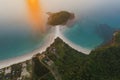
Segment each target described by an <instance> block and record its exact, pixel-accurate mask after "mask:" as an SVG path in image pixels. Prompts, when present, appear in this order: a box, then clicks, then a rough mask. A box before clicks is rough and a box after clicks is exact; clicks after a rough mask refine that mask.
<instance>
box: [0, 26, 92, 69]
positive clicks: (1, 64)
mask: <svg viewBox="0 0 120 80" xmlns="http://www.w3.org/2000/svg"><path fill="white" fill-rule="evenodd" d="M60 27H61V26H56V27H55V28H53V30H54V32H53V33H50V34H48V35H47V37H46V38H45V41H44V43H43V45H42V46H41V47H40V48H37V49H36V50H33V51H32V52H30V53H27V54H25V55H22V56H19V57H15V58H12V59H7V60H2V61H0V69H2V68H5V67H8V66H11V65H13V64H17V63H20V62H24V61H26V60H30V59H31V58H32V57H33V56H34V55H35V54H37V53H42V52H44V51H46V49H47V48H48V47H49V46H50V45H51V44H52V43H54V40H55V39H56V38H57V37H59V38H60V39H62V40H63V41H64V42H65V43H66V44H68V45H69V46H70V47H72V48H73V49H75V50H77V51H79V52H82V53H84V54H87V55H88V54H89V53H90V52H91V50H89V49H86V48H82V47H80V46H78V45H76V44H74V43H72V42H71V41H69V40H68V39H67V38H65V37H64V36H63V35H62V33H61V32H60Z"/></svg>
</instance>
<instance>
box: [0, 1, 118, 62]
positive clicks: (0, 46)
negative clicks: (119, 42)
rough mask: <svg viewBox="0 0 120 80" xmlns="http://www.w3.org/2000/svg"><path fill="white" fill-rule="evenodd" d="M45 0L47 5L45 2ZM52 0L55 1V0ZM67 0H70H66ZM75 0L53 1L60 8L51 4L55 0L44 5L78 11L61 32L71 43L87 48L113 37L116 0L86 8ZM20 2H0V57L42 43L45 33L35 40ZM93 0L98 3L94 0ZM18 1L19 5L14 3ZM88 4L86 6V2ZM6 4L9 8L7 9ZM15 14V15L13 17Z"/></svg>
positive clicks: (36, 46) (13, 55)
mask: <svg viewBox="0 0 120 80" xmlns="http://www.w3.org/2000/svg"><path fill="white" fill-rule="evenodd" d="M8 1H9V0H8ZM14 1H16V0H14ZM43 1H45V0H43ZM47 1H48V0H46V6H48V2H47ZM51 1H52V0H51ZM53 1H54V2H55V1H56V0H53ZM60 1H62V0H60ZM66 1H68V2H69V0H66ZM77 1H78V0H77ZM77 1H76V2H75V4H68V5H69V6H71V5H73V6H71V8H70V7H67V5H66V3H64V0H63V1H62V2H63V4H64V5H63V6H62V7H60V6H61V4H62V3H61V4H59V3H58V1H56V2H55V3H56V5H60V6H59V8H58V7H57V8H58V9H57V8H56V7H54V6H56V5H55V4H54V6H53V7H52V6H51V5H49V6H50V7H51V8H50V7H46V8H50V11H51V10H52V9H53V8H56V9H53V11H54V10H55V11H60V10H67V11H69V9H70V10H71V12H73V13H75V15H76V14H77V16H76V18H77V20H76V22H75V23H74V24H72V25H70V26H68V27H67V28H66V29H65V31H64V33H63V34H64V36H65V37H66V38H67V39H69V40H70V41H71V42H73V43H74V44H76V45H78V46H81V47H84V48H87V49H90V50H92V49H95V48H96V47H98V46H100V45H102V44H105V43H107V42H109V41H110V40H111V39H112V35H113V33H114V31H116V30H118V29H120V8H119V7H120V6H119V3H117V0H115V1H116V3H112V2H114V1H112V0H111V1H112V2H111V3H110V5H106V4H103V3H102V2H104V0H103V1H101V5H98V6H99V7H94V8H92V7H91V8H90V10H89V7H88V9H86V10H87V11H86V10H84V8H83V7H82V6H84V5H82V4H81V5H82V6H79V5H80V2H82V1H80V2H79V1H78V2H77ZM94 1H95V0H94ZM106 1H107V0H106ZM23 2H24V0H23V1H21V0H19V1H16V5H13V4H9V3H10V2H9V3H8V4H9V5H8V4H7V6H4V5H1V6H2V7H0V11H1V12H0V60H5V59H10V58H13V57H17V56H22V55H24V54H27V53H29V52H31V51H33V50H35V49H36V48H38V47H40V46H41V45H43V42H44V37H45V36H43V37H40V38H39V40H38V41H34V39H33V38H32V36H31V31H30V30H29V29H28V27H29V25H26V22H24V21H23V20H24V19H21V18H25V16H23V15H25V14H26V13H24V12H25V11H26V10H25V6H23ZM83 2H84V1H83ZM95 2H96V3H97V0H96V1H95ZM108 2H109V1H108ZM5 3H6V1H5ZM5 3H4V4H5ZM13 3H14V2H13ZM73 3H74V2H73ZM84 3H86V1H85V2H84ZM18 5H19V6H20V7H18V8H17V7H15V6H18ZM87 5H88V6H89V4H87V3H86V6H87ZM94 5H95V4H94ZM102 5H104V6H102ZM74 6H75V8H74ZM96 6H97V5H96ZM64 7H65V8H64ZM81 7H82V8H83V9H82V8H81ZM84 7H85V6H84ZM8 8H10V9H9V10H8V11H7V9H8ZM61 8H62V9H61ZM4 9H5V10H4ZM79 9H80V10H79ZM11 10H12V11H11ZM84 11H85V12H84ZM78 15H79V16H78ZM21 16H22V17H21ZM16 18H18V19H17V20H16ZM19 19H20V20H19ZM19 22H21V23H19Z"/></svg>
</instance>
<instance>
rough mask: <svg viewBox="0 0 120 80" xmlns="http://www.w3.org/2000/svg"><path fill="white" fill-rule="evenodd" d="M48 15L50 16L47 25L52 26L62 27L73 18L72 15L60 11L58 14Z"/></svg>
mask: <svg viewBox="0 0 120 80" xmlns="http://www.w3.org/2000/svg"><path fill="white" fill-rule="evenodd" d="M48 14H50V15H49V18H48V24H49V25H52V26H55V25H64V24H66V23H67V21H68V20H69V19H71V17H72V16H73V14H71V13H69V12H67V11H61V12H58V13H48Z"/></svg>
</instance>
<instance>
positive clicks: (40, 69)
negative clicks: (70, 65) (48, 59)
mask: <svg viewBox="0 0 120 80" xmlns="http://www.w3.org/2000/svg"><path fill="white" fill-rule="evenodd" d="M32 61H33V65H34V66H33V80H39V79H40V78H41V77H42V76H44V75H45V74H47V73H48V72H49V70H48V69H47V68H46V67H45V66H44V65H42V63H41V62H40V61H39V59H38V58H37V57H34V58H33V59H32Z"/></svg>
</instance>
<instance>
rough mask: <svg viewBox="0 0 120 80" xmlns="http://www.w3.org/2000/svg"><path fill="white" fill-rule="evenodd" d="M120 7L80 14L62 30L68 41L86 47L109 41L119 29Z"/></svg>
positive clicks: (93, 46) (94, 46)
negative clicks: (79, 17) (79, 16)
mask: <svg viewBox="0 0 120 80" xmlns="http://www.w3.org/2000/svg"><path fill="white" fill-rule="evenodd" d="M119 14H120V9H112V8H111V9H108V10H107V9H103V10H95V11H93V12H90V13H88V14H85V15H84V16H82V18H81V19H78V21H77V22H75V23H74V24H73V25H71V26H69V27H68V28H67V29H66V30H65V31H64V36H65V37H67V38H68V39H69V40H70V41H72V42H73V43H75V44H76V45H79V46H81V47H84V48H87V49H91V50H92V49H95V48H96V47H98V46H100V45H102V44H105V43H107V42H109V41H110V40H111V39H112V37H113V33H114V32H115V31H116V30H119V29H120V15H119Z"/></svg>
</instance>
